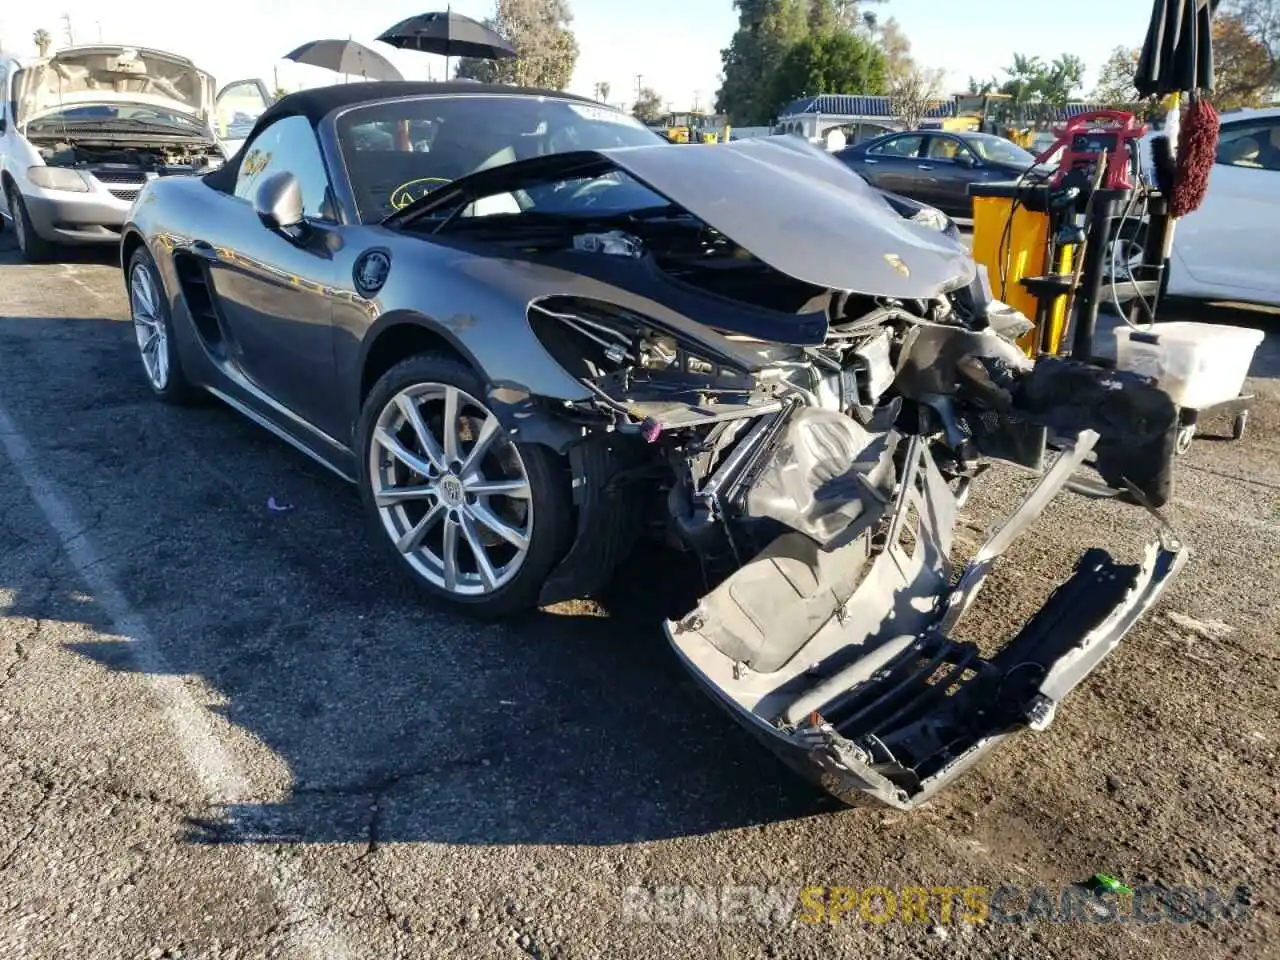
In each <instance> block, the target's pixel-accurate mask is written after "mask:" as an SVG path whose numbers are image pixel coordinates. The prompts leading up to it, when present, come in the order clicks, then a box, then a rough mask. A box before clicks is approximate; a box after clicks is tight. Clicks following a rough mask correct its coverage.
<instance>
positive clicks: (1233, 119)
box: [1117, 107, 1280, 306]
mask: <svg viewBox="0 0 1280 960" xmlns="http://www.w3.org/2000/svg"><path fill="white" fill-rule="evenodd" d="M1148 139H1150V135H1149V137H1148ZM1144 147H1148V145H1147V144H1144ZM1148 151H1149V147H1148V149H1144V155H1146V156H1149V152H1148ZM1144 159H1145V157H1144ZM1148 162H1149V161H1148ZM1122 236H1124V237H1125V240H1126V242H1125V243H1124V244H1122V245H1121V248H1120V250H1118V251H1117V260H1118V261H1120V262H1123V261H1126V260H1127V261H1128V262H1129V263H1130V264H1136V263H1137V262H1138V259H1139V258H1140V256H1141V252H1142V245H1143V243H1144V242H1145V234H1144V232H1143V230H1142V229H1141V225H1140V224H1137V223H1133V224H1131V225H1126V228H1125V229H1124V230H1123V233H1122ZM1277 249H1280V108H1275V107H1271V108H1265V109H1259V110H1238V111H1234V112H1232V113H1225V114H1223V115H1222V128H1221V134H1220V137H1219V142H1218V159H1217V163H1215V164H1214V167H1213V172H1212V174H1211V175H1210V179H1209V189H1208V191H1207V192H1206V194H1205V198H1204V203H1203V204H1202V205H1201V207H1200V209H1199V210H1196V211H1195V212H1194V213H1192V214H1189V215H1188V216H1186V217H1183V218H1182V219H1181V220H1179V221H1177V223H1176V225H1175V226H1174V234H1173V254H1172V256H1171V257H1170V259H1169V278H1168V287H1167V293H1168V295H1170V296H1179V297H1193V298H1196V299H1205V300H1228V301H1232V302H1240V303H1258V304H1266V305H1275V306H1280V269H1277V264H1278V263H1280V259H1277V253H1276V251H1277ZM1117 266H1118V269H1117V272H1118V273H1120V274H1123V273H1124V269H1125V268H1124V267H1123V266H1122V265H1120V264H1119V263H1118V265H1117Z"/></svg>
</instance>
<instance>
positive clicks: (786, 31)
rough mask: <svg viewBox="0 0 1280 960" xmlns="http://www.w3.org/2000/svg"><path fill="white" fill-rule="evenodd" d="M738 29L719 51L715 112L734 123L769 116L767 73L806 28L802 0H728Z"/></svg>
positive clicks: (764, 119) (760, 120)
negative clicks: (720, 72) (720, 67)
mask: <svg viewBox="0 0 1280 960" xmlns="http://www.w3.org/2000/svg"><path fill="white" fill-rule="evenodd" d="M733 3H734V6H735V7H736V8H737V10H738V30H737V32H736V33H734V35H733V38H732V39H731V40H730V41H729V46H728V47H726V48H725V49H724V50H722V51H721V52H720V59H721V61H722V63H723V64H724V81H723V83H722V84H721V86H720V90H719V92H718V93H717V94H716V111H717V112H719V113H725V114H728V116H729V122H730V123H733V124H735V125H737V126H755V125H759V124H765V123H768V122H770V121H771V120H772V119H773V114H772V112H771V110H770V102H771V99H772V97H771V92H770V76H769V75H770V72H771V71H772V70H773V68H774V67H775V65H777V64H778V63H779V62H781V60H782V58H783V57H784V56H785V55H786V52H787V51H788V50H789V49H790V48H791V47H792V46H794V45H795V44H796V43H798V42H799V41H800V40H802V39H803V38H804V36H805V34H806V32H807V29H808V22H807V13H808V8H807V5H806V0H733Z"/></svg>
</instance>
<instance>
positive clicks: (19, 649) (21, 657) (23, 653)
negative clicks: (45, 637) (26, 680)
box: [0, 620, 43, 691]
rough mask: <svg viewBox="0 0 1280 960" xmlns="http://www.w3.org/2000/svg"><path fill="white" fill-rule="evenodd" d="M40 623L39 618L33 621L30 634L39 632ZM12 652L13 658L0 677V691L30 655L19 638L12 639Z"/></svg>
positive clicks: (16, 673) (10, 681)
mask: <svg viewBox="0 0 1280 960" xmlns="http://www.w3.org/2000/svg"><path fill="white" fill-rule="evenodd" d="M41 623H43V621H41V620H35V621H33V629H32V631H31V634H32V636H35V635H36V634H38V633H39V632H40V625H41ZM13 654H14V656H13V659H12V660H10V661H9V665H8V666H7V667H5V669H4V676H3V677H0V691H3V690H4V688H5V687H7V686H8V685H9V684H10V683H12V682H13V678H14V677H16V676H17V675H18V671H19V670H21V669H22V665H23V664H24V663H26V662H27V657H28V656H30V653H29V651H28V650H27V648H26V645H25V644H23V642H22V641H21V640H15V641H14V644H13Z"/></svg>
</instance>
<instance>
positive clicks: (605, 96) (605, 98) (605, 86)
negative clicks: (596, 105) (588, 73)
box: [600, 80, 610, 103]
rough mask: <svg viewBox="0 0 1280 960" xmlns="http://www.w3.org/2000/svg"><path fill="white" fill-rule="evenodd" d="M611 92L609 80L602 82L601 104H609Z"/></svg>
mask: <svg viewBox="0 0 1280 960" xmlns="http://www.w3.org/2000/svg"><path fill="white" fill-rule="evenodd" d="M609 90H610V87H609V81H608V80H604V81H602V82H601V84H600V102H601V103H608V102H609Z"/></svg>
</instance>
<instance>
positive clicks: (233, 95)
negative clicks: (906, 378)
mask: <svg viewBox="0 0 1280 960" xmlns="http://www.w3.org/2000/svg"><path fill="white" fill-rule="evenodd" d="M271 101H272V97H271V94H270V93H268V92H267V85H266V84H265V83H263V82H262V81H261V80H257V79H249V80H233V81H232V82H231V83H228V84H227V85H226V86H224V87H223V88H222V89H221V90H219V91H218V96H217V97H216V99H215V100H214V111H213V113H214V116H213V131H214V133H215V134H216V135H217V137H218V140H219V141H220V142H221V143H222V145H223V147H224V149H225V150H226V153H227V156H231V154H233V153H235V152H236V151H237V150H238V149H240V147H241V146H242V145H243V144H244V141H245V138H246V137H247V136H249V132H250V131H251V130H252V129H253V125H254V124H255V123H257V122H258V117H260V116H262V114H263V113H264V112H266V109H267V107H269V106H271Z"/></svg>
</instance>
